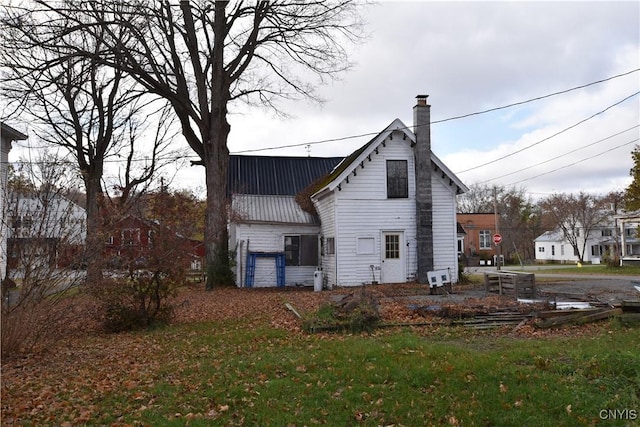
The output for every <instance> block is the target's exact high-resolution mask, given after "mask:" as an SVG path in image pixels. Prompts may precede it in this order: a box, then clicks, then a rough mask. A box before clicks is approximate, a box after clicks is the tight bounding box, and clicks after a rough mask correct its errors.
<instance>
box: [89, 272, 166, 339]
mask: <svg viewBox="0 0 640 427" xmlns="http://www.w3.org/2000/svg"><path fill="white" fill-rule="evenodd" d="M176 288H177V283H176V282H174V281H173V280H172V279H171V278H170V277H168V276H167V275H165V274H162V273H160V272H155V273H154V272H151V271H144V270H131V271H130V272H129V274H128V276H127V277H125V278H119V279H111V280H108V281H105V282H104V283H103V284H102V286H101V289H100V290H99V292H98V296H99V298H100V299H101V300H102V301H103V315H104V317H103V319H102V320H103V326H104V329H105V330H106V331H108V332H122V331H131V330H136V329H144V328H147V327H149V326H152V325H157V324H166V323H169V322H170V321H171V316H172V313H173V310H172V306H171V304H170V303H169V299H170V297H171V296H173V295H174V294H175V291H176Z"/></svg>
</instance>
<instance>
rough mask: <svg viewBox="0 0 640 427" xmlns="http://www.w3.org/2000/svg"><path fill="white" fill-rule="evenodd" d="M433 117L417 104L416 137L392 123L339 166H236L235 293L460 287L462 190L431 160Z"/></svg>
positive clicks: (329, 161)
mask: <svg viewBox="0 0 640 427" xmlns="http://www.w3.org/2000/svg"><path fill="white" fill-rule="evenodd" d="M429 108H430V107H429V106H428V105H427V104H426V96H423V97H419V99H418V105H416V107H414V117H426V118H427V120H426V121H425V122H424V123H418V122H416V123H414V129H416V128H420V129H421V130H420V133H419V134H418V135H417V134H416V133H414V132H412V130H411V129H410V128H408V127H407V126H406V125H405V124H404V123H402V121H400V120H399V119H396V120H394V121H393V122H392V123H391V124H389V126H387V127H386V128H385V129H384V130H383V131H382V132H380V133H379V134H378V135H376V136H375V137H374V138H373V139H371V140H370V141H369V142H367V143H366V144H365V145H363V146H362V147H360V148H359V149H358V150H356V151H355V152H354V153H352V154H351V155H349V156H347V157H345V158H311V157H308V158H284V157H280V158H275V157H269V158H266V157H259V156H254V157H251V158H249V157H243V156H232V167H230V175H229V182H230V185H229V187H230V193H231V194H230V198H231V202H232V203H231V204H232V210H231V216H230V218H231V219H230V223H229V246H230V248H231V249H235V254H236V258H235V259H236V284H237V285H238V286H245V287H254V286H291V285H310V284H313V283H314V280H315V279H316V278H317V277H319V275H321V277H322V280H323V283H324V286H326V287H333V286H358V285H362V284H369V283H404V282H408V281H414V280H419V277H420V272H422V273H423V276H425V277H426V275H425V274H424V273H426V271H425V269H428V270H449V272H450V275H451V278H452V280H453V281H457V279H458V277H457V275H458V252H457V249H458V247H457V246H458V229H457V224H456V196H457V195H458V194H462V193H464V192H465V191H467V188H466V187H465V185H464V184H463V183H462V182H461V181H460V180H459V179H458V178H457V177H456V176H455V175H454V174H453V173H452V172H451V171H450V170H449V169H448V168H447V167H446V166H445V165H444V164H443V163H442V161H440V159H438V158H437V157H436V156H435V155H434V154H433V153H432V152H431V148H430V130H429V126H430V123H429V122H428V117H429V113H428V109H429ZM416 110H419V112H420V113H421V114H422V115H421V114H417V115H416ZM424 113H426V114H424ZM422 120H423V121H424V119H422ZM425 174H426V175H427V179H426V180H425V179H424V177H425ZM419 177H423V178H419ZM425 195H426V196H425ZM421 203H422V204H421ZM420 206H423V207H426V208H427V209H424V208H423V209H421V208H420ZM425 235H426V236H428V240H426V241H425V240H424V236H425ZM425 249H426V250H425ZM421 254H422V255H421Z"/></svg>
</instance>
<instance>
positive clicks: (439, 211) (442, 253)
mask: <svg viewBox="0 0 640 427" xmlns="http://www.w3.org/2000/svg"><path fill="white" fill-rule="evenodd" d="M431 192H432V200H433V268H434V270H446V269H450V272H451V280H453V281H454V282H457V281H458V248H457V241H458V235H457V227H456V200H455V197H456V196H455V192H456V187H455V186H450V185H449V178H446V177H445V178H444V179H443V178H442V175H441V174H438V173H433V174H432V175H431Z"/></svg>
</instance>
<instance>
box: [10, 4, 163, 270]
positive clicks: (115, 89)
mask: <svg viewBox="0 0 640 427" xmlns="http://www.w3.org/2000/svg"><path fill="white" fill-rule="evenodd" d="M33 6H34V5H33V4H31V3H29V4H25V5H22V6H18V5H11V6H7V7H5V8H4V9H3V10H2V15H1V18H0V24H1V30H0V31H1V34H0V40H2V42H1V43H0V65H1V66H2V70H3V74H2V83H3V90H2V95H3V97H4V99H5V100H6V101H8V104H9V106H10V107H12V108H13V114H22V117H29V118H30V120H31V123H32V125H33V126H34V128H35V129H37V133H38V136H39V137H40V138H41V139H42V140H43V141H45V142H46V143H47V144H49V145H51V146H59V147H63V148H64V149H66V150H67V151H68V153H69V154H70V155H71V156H72V157H73V158H74V159H75V163H76V165H77V168H78V170H79V172H80V175H81V177H82V180H83V182H84V187H85V191H86V210H87V245H86V247H87V258H88V261H89V262H88V267H89V275H88V277H89V281H92V280H96V279H97V278H99V276H100V270H99V264H98V263H97V256H96V254H97V253H99V251H100V250H101V246H102V239H101V238H100V236H99V235H98V230H99V221H100V214H99V209H100V200H101V198H102V196H103V193H104V188H103V175H104V171H105V163H107V162H110V161H120V160H122V159H121V158H119V156H120V155H121V154H122V152H123V151H124V150H126V151H128V154H127V156H126V158H123V159H126V160H125V162H126V170H125V174H124V184H123V185H122V186H121V187H122V189H123V192H125V193H127V194H128V193H129V192H130V191H131V190H132V189H133V188H134V187H135V186H137V185H140V184H141V183H144V182H146V181H148V180H150V179H151V177H152V176H153V174H154V173H155V171H157V169H158V168H159V167H160V166H162V164H163V163H164V162H166V161H168V159H169V158H170V157H173V156H170V157H167V154H168V151H169V145H170V143H171V141H172V138H170V137H168V134H167V133H166V132H165V133H163V134H159V133H156V138H155V139H154V138H153V137H152V138H151V141H152V142H151V144H150V145H151V146H152V148H151V154H150V158H149V157H148V158H147V160H148V162H147V164H146V165H145V167H144V168H137V170H135V168H132V167H131V166H132V163H133V162H136V161H137V160H138V159H137V158H136V156H137V155H139V153H140V152H141V151H142V150H143V149H142V148H141V147H142V145H143V144H142V142H143V141H144V138H143V136H144V135H143V134H144V131H145V128H146V127H148V122H147V123H145V121H146V120H144V119H145V118H146V119H149V117H150V116H154V115H155V116H158V115H160V117H162V119H161V120H160V121H159V123H160V125H159V128H158V129H160V127H166V125H167V123H168V116H167V115H166V112H165V113H164V115H162V110H163V106H162V105H160V106H156V105H155V104H154V103H153V102H152V101H153V99H152V98H151V97H149V96H148V95H147V94H145V92H144V91H140V90H139V88H138V86H137V83H136V82H135V80H134V79H131V78H130V77H129V76H128V75H127V74H126V73H125V72H124V71H123V70H122V69H121V67H108V66H105V65H104V64H102V63H101V62H100V61H98V60H97V59H96V55H97V54H98V53H99V52H101V51H102V50H103V49H104V45H103V34H102V33H100V32H81V31H72V30H71V29H72V28H73V27H74V26H75V25H78V23H79V22H80V21H81V20H82V19H83V18H82V17H81V16H79V15H76V16H74V18H73V19H71V17H64V16H57V18H56V19H49V18H50V11H49V10H48V8H45V9H38V8H36V7H33ZM78 51H80V52H85V53H88V52H90V53H92V55H91V56H90V55H78V54H77V52H78ZM163 103H164V102H163ZM165 110H166V108H165ZM156 111H160V113H159V114H155V113H156ZM150 121H151V122H153V121H158V119H157V117H156V118H152V119H151V120H150ZM157 136H162V137H163V138H158V137H157ZM134 171H135V173H134ZM93 261H96V262H93Z"/></svg>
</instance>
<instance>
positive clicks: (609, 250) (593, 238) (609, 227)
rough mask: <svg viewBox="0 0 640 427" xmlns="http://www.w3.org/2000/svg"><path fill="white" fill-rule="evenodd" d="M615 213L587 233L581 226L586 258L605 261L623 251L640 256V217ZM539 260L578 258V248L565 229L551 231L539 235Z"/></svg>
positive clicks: (580, 235) (598, 262) (596, 262)
mask: <svg viewBox="0 0 640 427" xmlns="http://www.w3.org/2000/svg"><path fill="white" fill-rule="evenodd" d="M620 218H621V216H616V215H614V214H612V215H611V217H610V218H609V219H608V220H607V221H606V222H604V223H603V224H601V225H599V226H598V227H595V228H593V229H592V230H591V232H590V233H589V235H588V236H585V231H584V229H579V230H578V236H577V237H578V246H579V247H580V249H582V247H583V244H584V245H585V251H584V256H583V261H584V262H588V263H592V264H601V263H603V262H604V261H605V260H606V258H607V257H611V258H615V257H616V256H617V255H620V254H622V255H623V258H624V257H629V258H634V257H638V258H639V260H640V238H639V237H640V236H638V226H639V225H640V217H635V218H634V217H633V216H631V217H627V218H626V220H625V221H621V220H620ZM535 251H536V262H541V263H545V262H560V263H567V262H571V263H573V262H578V261H579V257H578V253H577V252H576V250H575V249H574V248H573V246H571V244H570V243H569V241H568V240H567V239H566V238H565V236H564V234H563V233H562V231H561V230H554V231H547V232H545V233H543V234H542V235H541V236H539V237H538V238H536V239H535Z"/></svg>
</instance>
